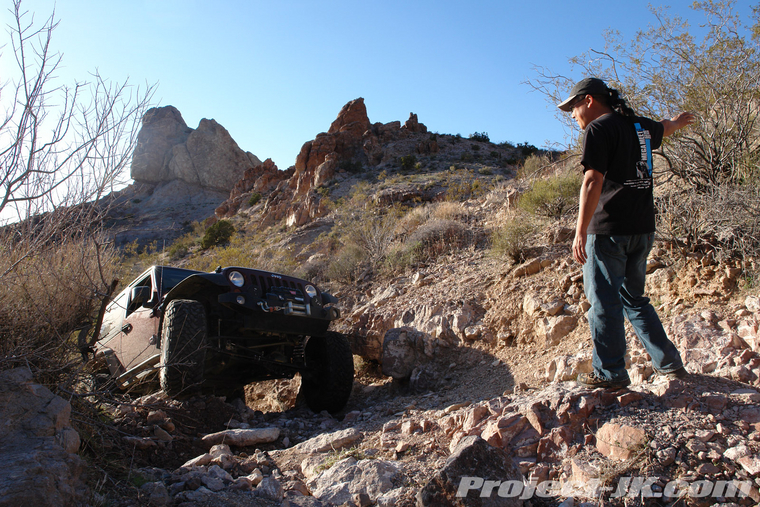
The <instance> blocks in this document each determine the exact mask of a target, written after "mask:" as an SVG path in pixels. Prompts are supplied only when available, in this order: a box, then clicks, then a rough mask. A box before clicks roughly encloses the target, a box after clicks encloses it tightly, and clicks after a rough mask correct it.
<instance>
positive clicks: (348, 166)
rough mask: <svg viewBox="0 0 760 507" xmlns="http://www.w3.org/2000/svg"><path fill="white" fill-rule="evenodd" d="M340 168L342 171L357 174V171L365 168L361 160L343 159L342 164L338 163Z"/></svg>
mask: <svg viewBox="0 0 760 507" xmlns="http://www.w3.org/2000/svg"><path fill="white" fill-rule="evenodd" d="M338 169H339V170H341V171H345V172H347V173H351V174H357V173H360V172H362V170H363V169H364V166H362V163H361V162H355V161H351V160H343V161H341V163H340V165H338Z"/></svg>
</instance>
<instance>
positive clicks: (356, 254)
mask: <svg viewBox="0 0 760 507" xmlns="http://www.w3.org/2000/svg"><path fill="white" fill-rule="evenodd" d="M367 264H368V262H367V253H366V251H365V250H364V249H363V248H361V247H359V246H358V245H355V244H348V245H346V246H345V247H343V248H342V249H341V250H340V251H339V252H338V253H337V255H335V257H334V258H333V260H332V261H331V262H330V264H329V265H328V266H327V270H326V272H325V275H326V276H327V278H328V279H329V280H332V281H336V282H340V283H345V284H349V283H353V282H354V281H355V280H356V278H357V277H358V276H359V274H360V273H361V271H362V269H363V267H364V266H366V265H367Z"/></svg>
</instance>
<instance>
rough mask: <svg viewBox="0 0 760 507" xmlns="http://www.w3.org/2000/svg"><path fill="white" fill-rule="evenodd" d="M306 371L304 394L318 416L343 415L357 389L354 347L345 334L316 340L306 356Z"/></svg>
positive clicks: (308, 343)
mask: <svg viewBox="0 0 760 507" xmlns="http://www.w3.org/2000/svg"><path fill="white" fill-rule="evenodd" d="M304 357H305V361H306V371H305V372H304V374H303V379H302V383H301V391H302V393H303V395H304V398H305V399H306V404H307V405H308V407H309V408H310V409H311V410H312V411H314V412H317V413H319V412H321V411H323V410H327V411H328V412H330V413H333V414H334V413H336V412H340V411H341V410H342V409H343V407H345V406H346V403H347V402H348V398H349V397H350V396H351V389H352V388H353V385H354V357H353V354H351V345H350V344H349V343H348V339H347V338H346V337H345V336H344V335H342V334H341V333H335V332H331V331H328V332H327V334H326V335H325V336H312V337H311V338H309V341H308V342H307V343H306V351H305V354H304Z"/></svg>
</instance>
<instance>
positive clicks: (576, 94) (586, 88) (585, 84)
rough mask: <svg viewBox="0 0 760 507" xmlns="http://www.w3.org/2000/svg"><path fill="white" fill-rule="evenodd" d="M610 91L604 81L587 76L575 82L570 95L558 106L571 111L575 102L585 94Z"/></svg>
mask: <svg viewBox="0 0 760 507" xmlns="http://www.w3.org/2000/svg"><path fill="white" fill-rule="evenodd" d="M609 93H610V89H609V87H608V86H607V85H606V84H605V82H604V81H602V80H601V79H598V78H595V77H587V78H586V79H581V80H580V81H578V82H577V83H575V86H573V89H572V90H570V96H569V97H568V98H567V99H565V100H564V101H562V102H561V103H559V104H557V107H558V108H560V109H561V110H562V111H564V112H566V113H569V112H570V111H572V109H573V105H574V103H575V102H577V101H578V99H579V98H582V96H583V95H609Z"/></svg>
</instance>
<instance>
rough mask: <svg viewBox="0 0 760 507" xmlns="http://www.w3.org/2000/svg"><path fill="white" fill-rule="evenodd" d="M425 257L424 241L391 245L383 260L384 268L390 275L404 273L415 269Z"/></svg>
mask: <svg viewBox="0 0 760 507" xmlns="http://www.w3.org/2000/svg"><path fill="white" fill-rule="evenodd" d="M424 258H425V255H424V253H423V247H422V243H412V242H409V241H406V242H403V243H399V244H396V245H394V246H393V247H391V249H390V251H389V252H388V255H387V256H386V257H385V260H384V261H383V265H382V270H383V272H384V273H386V274H388V275H394V274H398V273H403V272H404V271H406V270H408V269H413V268H414V267H415V266H416V265H417V264H419V263H420V262H422V261H423V260H424Z"/></svg>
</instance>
